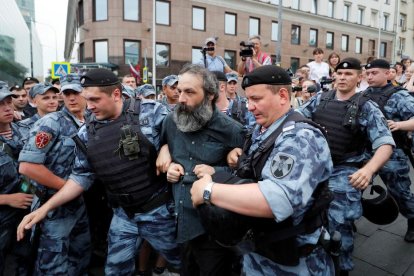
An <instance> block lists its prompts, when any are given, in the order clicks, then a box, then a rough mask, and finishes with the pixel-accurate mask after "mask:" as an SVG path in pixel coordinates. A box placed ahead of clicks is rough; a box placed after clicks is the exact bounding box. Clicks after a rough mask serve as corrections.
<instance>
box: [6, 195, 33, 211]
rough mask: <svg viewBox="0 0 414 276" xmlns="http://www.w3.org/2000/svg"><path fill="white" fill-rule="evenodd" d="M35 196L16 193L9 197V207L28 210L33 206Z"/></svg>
mask: <svg viewBox="0 0 414 276" xmlns="http://www.w3.org/2000/svg"><path fill="white" fill-rule="evenodd" d="M32 201H33V195H30V194H24V193H15V194H10V195H8V205H9V206H11V207H14V208H19V209H27V208H28V207H30V205H32Z"/></svg>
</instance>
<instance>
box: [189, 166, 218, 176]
mask: <svg viewBox="0 0 414 276" xmlns="http://www.w3.org/2000/svg"><path fill="white" fill-rule="evenodd" d="M193 172H194V173H195V175H197V177H198V178H202V177H203V176H204V175H206V174H208V175H213V174H214V173H215V172H216V170H215V169H214V168H213V167H211V166H209V165H205V164H201V165H196V166H195V167H194V170H193Z"/></svg>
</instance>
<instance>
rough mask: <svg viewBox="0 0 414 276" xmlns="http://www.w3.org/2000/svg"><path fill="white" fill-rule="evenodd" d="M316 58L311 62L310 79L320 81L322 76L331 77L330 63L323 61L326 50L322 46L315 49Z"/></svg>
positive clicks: (314, 56) (314, 55) (309, 64)
mask: <svg viewBox="0 0 414 276" xmlns="http://www.w3.org/2000/svg"><path fill="white" fill-rule="evenodd" d="M312 53H313V58H314V60H313V61H311V62H309V63H308V64H307V65H308V66H309V79H311V80H313V81H315V82H317V83H320V82H321V79H322V78H329V76H330V75H329V65H328V63H326V62H324V61H323V55H324V52H323V50H322V48H315V49H314V50H313V52H312Z"/></svg>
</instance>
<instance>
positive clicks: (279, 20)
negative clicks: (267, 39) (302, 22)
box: [275, 0, 283, 66]
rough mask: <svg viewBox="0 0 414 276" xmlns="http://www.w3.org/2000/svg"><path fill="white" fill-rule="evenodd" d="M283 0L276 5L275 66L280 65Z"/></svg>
mask: <svg viewBox="0 0 414 276" xmlns="http://www.w3.org/2000/svg"><path fill="white" fill-rule="evenodd" d="M282 16H283V0H279V4H278V7H277V41H276V60H275V64H276V65H277V66H281V65H282V27H283V18H282Z"/></svg>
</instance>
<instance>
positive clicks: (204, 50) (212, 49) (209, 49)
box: [201, 46, 214, 53]
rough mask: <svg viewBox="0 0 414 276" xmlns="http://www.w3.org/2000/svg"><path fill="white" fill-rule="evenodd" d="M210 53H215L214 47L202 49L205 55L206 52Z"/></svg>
mask: <svg viewBox="0 0 414 276" xmlns="http://www.w3.org/2000/svg"><path fill="white" fill-rule="evenodd" d="M208 51H214V47H207V46H204V47H203V49H201V52H202V53H205V52H208Z"/></svg>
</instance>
